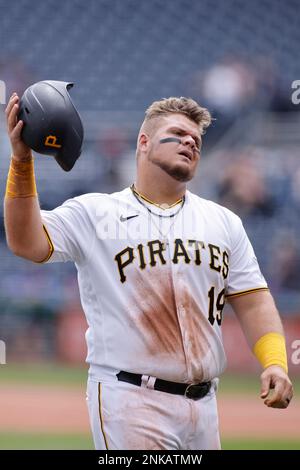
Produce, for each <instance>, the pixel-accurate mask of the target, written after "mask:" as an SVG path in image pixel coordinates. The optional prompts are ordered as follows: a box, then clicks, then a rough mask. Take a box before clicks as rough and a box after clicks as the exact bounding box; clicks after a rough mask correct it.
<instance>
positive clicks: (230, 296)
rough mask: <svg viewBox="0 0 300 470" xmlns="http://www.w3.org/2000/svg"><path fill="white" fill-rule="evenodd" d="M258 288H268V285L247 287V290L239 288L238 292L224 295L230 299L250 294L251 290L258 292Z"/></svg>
mask: <svg viewBox="0 0 300 470" xmlns="http://www.w3.org/2000/svg"><path fill="white" fill-rule="evenodd" d="M260 290H269V288H268V287H256V288H254V289H248V290H241V291H239V292H234V293H233V294H227V295H225V297H226V298H227V299H228V298H230V299H232V298H233V297H239V296H241V295H247V294H251V293H252V292H258V291H260Z"/></svg>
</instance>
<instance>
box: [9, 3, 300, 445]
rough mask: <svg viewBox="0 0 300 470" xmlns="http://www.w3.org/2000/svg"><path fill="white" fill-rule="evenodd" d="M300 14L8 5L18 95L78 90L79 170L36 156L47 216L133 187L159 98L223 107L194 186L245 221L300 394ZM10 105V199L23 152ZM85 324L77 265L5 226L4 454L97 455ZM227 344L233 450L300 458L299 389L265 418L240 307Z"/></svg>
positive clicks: (234, 6)
mask: <svg viewBox="0 0 300 470" xmlns="http://www.w3.org/2000/svg"><path fill="white" fill-rule="evenodd" d="M299 17H300V3H299V1H297V0H287V1H285V2H282V1H280V0H252V1H251V2H245V1H243V0H224V1H222V0H140V1H138V0H98V1H96V0H85V1H83V0H81V1H80V0H65V1H64V2H61V1H58V0H45V1H43V2H38V1H37V0H19V1H18V2H17V3H12V2H10V1H8V0H0V45H1V46H0V80H1V81H3V82H4V83H5V85H6V99H8V98H9V96H10V94H11V93H12V92H13V91H17V92H18V93H19V94H22V93H23V91H24V90H25V88H27V86H29V85H30V84H32V83H34V82H36V81H39V80H44V79H52V80H53V79H54V80H65V81H72V82H74V83H75V87H74V88H73V90H72V92H71V93H72V97H73V99H74V102H75V103H76V105H77V107H78V109H79V111H80V114H81V116H82V119H83V124H84V128H85V142H84V148H83V153H82V157H81V158H80V160H79V161H78V162H77V163H76V165H75V168H74V169H73V171H72V172H71V173H69V174H67V173H64V172H63V171H61V169H60V168H59V167H58V166H57V165H56V163H55V162H54V161H52V160H51V159H50V158H47V157H42V156H37V158H36V176H37V181H38V190H39V197H40V202H41V206H42V207H43V208H45V209H52V208H54V207H56V206H57V205H60V204H61V203H62V202H63V201H64V200H66V199H68V198H69V197H73V196H75V195H79V194H82V193H85V192H112V191H115V190H120V189H121V188H123V187H125V186H127V185H128V184H130V183H131V182H132V181H133V177H134V171H135V157H134V154H135V142H136V137H137V132H138V128H139V125H140V122H141V120H142V118H143V112H144V110H145V108H146V107H147V106H148V105H149V104H150V103H151V102H152V101H153V100H155V99H160V98H162V97H167V96H172V95H176V96H177V95H184V96H190V97H192V98H194V99H196V100H198V101H199V102H200V103H201V104H202V105H206V106H207V107H208V108H209V109H210V110H211V112H212V114H213V116H214V118H215V121H214V124H213V126H212V128H211V129H209V131H208V132H207V135H206V136H205V143H204V148H203V152H202V162H201V165H200V171H199V174H198V176H197V178H196V179H195V180H194V181H193V182H192V184H191V185H190V189H191V190H192V191H194V192H195V193H197V194H199V195H201V196H202V197H205V198H209V199H212V200H214V201H216V202H218V203H220V204H222V205H225V206H226V207H228V208H230V209H232V210H234V211H235V212H236V213H237V214H239V215H240V216H241V217H242V219H243V222H244V225H245V227H246V230H247V232H248V235H249V237H250V239H251V241H252V243H253V246H254V248H255V251H256V254H257V257H258V259H259V262H260V265H261V268H262V271H263V273H264V275H265V277H266V278H267V281H268V283H269V286H270V288H271V290H272V293H273V295H274V297H275V300H276V302H277V305H278V307H279V309H280V312H281V313H282V318H283V320H284V323H285V326H286V332H287V345H288V354H289V362H290V371H291V376H292V377H293V378H294V380H295V384H296V390H298V391H299V388H300V387H299V375H300V364H296V362H297V359H298V360H299V361H300V357H299V356H300V355H299V354H298V355H297V354H296V351H295V350H294V349H293V347H295V344H296V343H295V341H296V340H300V243H299V231H300V164H299V158H300V151H299V143H300V132H299V130H300V114H299V109H300V105H296V104H293V102H292V99H291V96H292V93H293V91H294V90H293V89H292V82H293V81H294V80H300V61H299V44H300V29H299ZM0 106H1V108H2V112H1V114H0V154H1V158H0V189H1V194H3V195H4V192H5V181H6V175H7V170H8V166H9V156H10V148H9V142H8V138H7V135H6V133H5V119H4V112H3V111H4V108H5V106H4V105H0ZM0 210H1V211H3V208H2V205H1V207H0ZM1 216H2V220H3V213H2V212H1ZM85 328H86V326H85V320H84V318H83V315H82V312H81V307H80V302H79V295H78V289H77V284H76V272H75V268H74V267H73V265H71V264H69V263H66V264H59V265H58V264H56V265H48V266H39V265H35V264H30V263H29V262H25V261H23V260H21V259H18V258H16V257H14V256H13V255H12V254H11V253H10V252H9V251H8V249H7V247H6V244H5V235H4V227H3V222H2V223H1V225H0V340H2V341H5V343H6V361H7V364H6V365H0V449H7V448H91V439H90V437H89V428H88V422H87V413H86V410H85V402H84V387H85V378H86V368H85V367H84V365H83V364H84V357H85V344H84V331H85ZM224 338H225V344H226V349H227V353H228V362H229V365H228V371H227V373H226V375H225V377H224V379H223V381H221V384H222V383H223V384H224V385H221V388H220V395H219V403H220V405H219V406H220V419H221V431H222V438H223V439H222V441H223V445H224V447H225V448H298V449H300V423H299V419H300V402H299V394H298V398H297V397H296V398H295V400H294V402H293V403H292V404H291V406H290V408H289V410H286V411H283V412H278V411H277V410H267V409H266V410H265V409H264V408H265V407H264V406H263V405H262V404H261V403H260V400H259V398H258V392H259V380H258V376H259V375H258V374H259V368H258V367H257V364H256V363H255V361H254V360H253V358H252V356H251V354H250V353H249V351H248V350H247V347H246V345H245V341H244V339H243V337H242V336H241V332H240V330H239V327H238V325H237V324H236V321H235V319H234V317H233V316H232V313H231V312H230V311H229V310H228V311H226V313H225V320H224ZM292 358H293V360H292ZM292 362H294V364H293V363H292Z"/></svg>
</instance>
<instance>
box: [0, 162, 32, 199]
mask: <svg viewBox="0 0 300 470" xmlns="http://www.w3.org/2000/svg"><path fill="white" fill-rule="evenodd" d="M34 196H37V190H36V184H35V177H34V165H33V158H31V160H29V161H28V162H18V161H16V160H14V159H13V158H12V159H11V162H10V167H9V172H8V177H7V183H6V192H5V197H9V198H16V197H34Z"/></svg>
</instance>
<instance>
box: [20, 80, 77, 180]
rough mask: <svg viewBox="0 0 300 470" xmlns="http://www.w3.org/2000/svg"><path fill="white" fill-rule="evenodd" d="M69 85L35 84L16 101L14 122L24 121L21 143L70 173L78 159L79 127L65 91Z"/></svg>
mask: <svg viewBox="0 0 300 470" xmlns="http://www.w3.org/2000/svg"><path fill="white" fill-rule="evenodd" d="M73 85H74V84H73V83H68V82H60V81H56V80H45V81H42V82H37V83H34V84H33V85H31V86H30V87H29V88H27V89H26V90H25V92H24V94H23V96H22V98H21V100H20V111H19V115H18V118H19V119H22V121H24V126H23V129H22V140H23V141H24V142H25V144H26V145H28V147H30V148H32V149H33V150H35V151H36V152H38V153H41V154H45V155H51V156H52V157H54V158H55V159H56V161H57V162H58V164H59V165H60V166H61V167H62V168H63V169H64V170H65V171H70V170H71V169H72V168H73V166H74V164H75V162H76V160H77V158H78V157H79V156H80V153H81V147H82V140H83V127H82V122H81V119H80V116H79V114H78V112H77V110H76V108H75V106H74V104H73V103H72V100H71V98H70V95H69V93H68V90H69V89H70V88H72V87H73Z"/></svg>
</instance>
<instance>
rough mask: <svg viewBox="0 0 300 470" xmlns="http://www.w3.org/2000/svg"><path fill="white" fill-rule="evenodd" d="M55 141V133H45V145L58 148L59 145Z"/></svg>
mask: <svg viewBox="0 0 300 470" xmlns="http://www.w3.org/2000/svg"><path fill="white" fill-rule="evenodd" d="M56 142H57V137H56V136H55V135H47V137H46V139H45V142H44V145H46V146H47V147H55V148H57V149H60V148H61V145H60V144H57V143H56Z"/></svg>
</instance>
